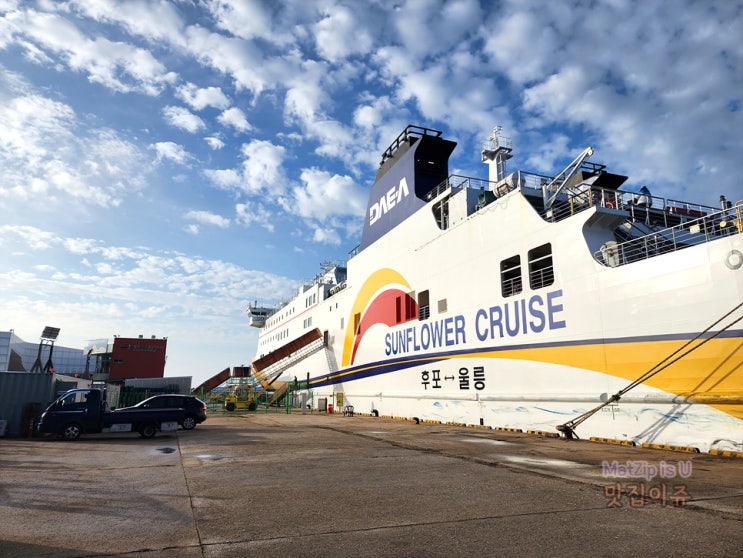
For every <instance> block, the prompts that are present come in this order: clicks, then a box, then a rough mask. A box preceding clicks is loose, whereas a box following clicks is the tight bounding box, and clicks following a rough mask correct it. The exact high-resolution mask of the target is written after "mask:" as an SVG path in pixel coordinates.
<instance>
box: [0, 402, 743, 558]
mask: <svg viewBox="0 0 743 558" xmlns="http://www.w3.org/2000/svg"><path fill="white" fill-rule="evenodd" d="M742 472H743V460H742V459H735V458H726V457H718V456H710V455H707V454H686V453H679V452H671V451H665V450H656V449H643V448H635V447H623V446H616V445H610V444H601V443H592V442H588V441H582V440H580V441H578V440H572V441H567V440H562V439H552V438H546V437H540V436H535V435H530V434H523V433H511V432H500V431H494V430H485V429H478V428H464V427H457V426H447V425H433V424H415V423H413V422H409V421H401V420H390V419H385V418H372V417H363V416H355V417H343V416H342V415H340V414H336V415H319V414H314V415H298V414H295V415H286V414H262V413H256V414H250V415H245V416H232V417H230V416H210V417H209V419H208V420H207V421H206V422H205V423H204V424H202V425H199V426H198V427H197V428H196V429H195V430H192V431H182V430H181V431H178V432H177V433H164V434H159V435H158V436H156V437H155V438H153V439H149V440H145V439H141V438H139V437H138V436H136V435H95V436H88V437H84V438H83V439H82V440H80V441H78V442H64V441H61V440H42V439H33V440H23V439H2V440H0V517H2V521H1V522H0V556H8V557H10V556H12V557H20V556H34V557H36V556H53V557H71V556H80V557H82V556H116V557H125V556H126V557H129V556H131V557H134V556H137V557H149V556H152V557H155V556H157V557H165V558H169V557H171V556H172V557H186V558H189V557H191V556H194V557H195V556H198V557H212V556H214V557H217V556H237V557H240V556H266V555H271V556H281V557H288V556H298V557H305V556H306V557H314V556H318V557H319V556H326V557H327V556H330V557H332V556H344V557H345V556H370V557H372V556H373V557H417V556H425V557H435V556H447V557H452V556H496V555H497V556H547V555H549V556H615V555H622V556H712V555H714V556H738V555H740V549H741V548H743V475H742V474H741V473H742Z"/></svg>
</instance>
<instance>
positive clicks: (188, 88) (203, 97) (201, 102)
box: [176, 83, 230, 110]
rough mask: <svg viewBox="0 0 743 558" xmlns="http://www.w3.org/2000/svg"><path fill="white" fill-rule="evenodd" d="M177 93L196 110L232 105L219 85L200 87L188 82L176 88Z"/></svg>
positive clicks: (223, 107) (222, 107)
mask: <svg viewBox="0 0 743 558" xmlns="http://www.w3.org/2000/svg"><path fill="white" fill-rule="evenodd" d="M176 95H178V97H180V98H181V99H182V100H183V101H184V102H185V103H186V104H187V105H188V106H190V107H191V108H192V109H194V110H204V109H205V108H206V107H214V108H218V109H225V108H227V107H228V106H230V100H229V99H228V98H227V95H225V94H224V93H223V92H222V90H221V89H220V88H219V87H203V88H200V87H198V86H196V85H194V84H193V83H186V84H184V85H181V86H179V87H178V88H176Z"/></svg>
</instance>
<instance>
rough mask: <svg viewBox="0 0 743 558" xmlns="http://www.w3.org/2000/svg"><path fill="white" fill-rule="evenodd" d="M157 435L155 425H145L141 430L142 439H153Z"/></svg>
mask: <svg viewBox="0 0 743 558" xmlns="http://www.w3.org/2000/svg"><path fill="white" fill-rule="evenodd" d="M156 433H157V428H155V425H154V424H143V425H142V426H141V427H140V428H139V435H140V436H142V438H152V437H153V436H154V435H155V434H156Z"/></svg>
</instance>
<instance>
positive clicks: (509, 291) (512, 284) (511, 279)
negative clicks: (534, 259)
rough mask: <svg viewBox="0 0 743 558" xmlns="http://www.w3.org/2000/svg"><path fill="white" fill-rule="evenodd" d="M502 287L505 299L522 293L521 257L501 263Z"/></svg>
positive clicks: (514, 257)
mask: <svg viewBox="0 0 743 558" xmlns="http://www.w3.org/2000/svg"><path fill="white" fill-rule="evenodd" d="M500 287H501V294H502V295H503V296H504V297H507V296H513V295H515V294H519V293H520V292H521V256H513V257H511V258H508V259H506V260H503V261H502V262H501V263H500Z"/></svg>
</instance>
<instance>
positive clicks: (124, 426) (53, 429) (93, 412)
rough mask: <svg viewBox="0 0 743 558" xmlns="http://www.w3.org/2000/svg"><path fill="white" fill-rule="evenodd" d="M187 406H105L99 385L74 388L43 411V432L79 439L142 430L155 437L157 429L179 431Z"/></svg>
mask: <svg viewBox="0 0 743 558" xmlns="http://www.w3.org/2000/svg"><path fill="white" fill-rule="evenodd" d="M184 415H185V410H184V409H139V408H134V409H131V408H130V409H121V410H118V411H109V410H107V409H106V392H105V391H104V390H103V389H99V388H89V389H73V390H70V391H68V392H67V393H65V394H64V395H62V396H60V397H59V398H58V399H57V400H56V401H54V403H52V404H51V405H49V406H48V407H47V408H46V410H45V411H44V412H43V413H42V414H41V420H40V421H39V426H38V431H39V433H40V434H61V435H62V436H63V437H64V438H65V439H66V440H77V439H78V438H80V436H81V435H82V434H97V433H100V432H139V434H140V436H142V437H143V438H152V437H153V436H154V435H155V434H156V433H157V432H158V431H170V430H176V429H177V428H178V425H179V424H180V423H183V420H184Z"/></svg>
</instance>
